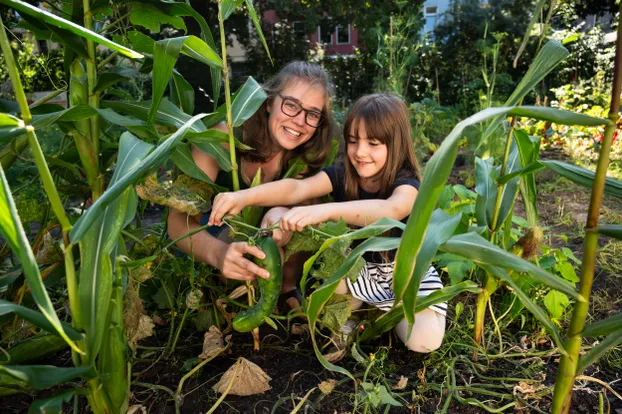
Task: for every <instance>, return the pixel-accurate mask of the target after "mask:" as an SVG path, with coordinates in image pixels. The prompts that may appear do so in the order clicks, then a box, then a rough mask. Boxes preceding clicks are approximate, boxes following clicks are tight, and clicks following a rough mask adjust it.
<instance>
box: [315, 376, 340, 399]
mask: <svg viewBox="0 0 622 414" xmlns="http://www.w3.org/2000/svg"><path fill="white" fill-rule="evenodd" d="M336 385H337V380H334V379H329V380H328V381H322V382H320V384H319V385H318V386H317V387H318V388H319V389H320V391H322V394H324V395H328V394H330V393H331V392H333V390H334V389H335V386H336Z"/></svg>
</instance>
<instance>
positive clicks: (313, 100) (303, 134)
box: [268, 81, 326, 151]
mask: <svg viewBox="0 0 622 414" xmlns="http://www.w3.org/2000/svg"><path fill="white" fill-rule="evenodd" d="M283 101H285V105H283ZM325 102H326V97H325V93H324V89H323V88H322V87H321V86H314V85H310V84H308V83H306V82H304V81H294V82H290V83H289V85H287V87H285V88H284V89H283V90H282V91H281V93H280V94H279V95H277V96H276V97H275V98H274V100H273V102H272V104H271V105H269V106H268V112H269V113H270V117H269V120H268V126H269V130H270V136H271V137H272V141H273V143H274V146H275V148H274V150H275V151H281V150H293V149H294V148H296V147H298V146H300V145H302V144H304V143H305V142H307V141H308V140H309V139H311V137H312V136H313V134H314V133H315V130H316V129H317V128H315V127H312V126H310V125H309V124H308V123H310V124H312V125H313V124H314V121H317V118H318V114H322V110H323V109H324V104H325ZM300 109H302V110H300ZM283 110H285V111H287V112H288V113H289V114H292V113H295V112H296V111H298V110H300V112H299V113H298V115H295V116H289V115H287V114H286V113H284V112H283ZM307 122H308V123H307Z"/></svg>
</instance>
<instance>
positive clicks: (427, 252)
mask: <svg viewBox="0 0 622 414" xmlns="http://www.w3.org/2000/svg"><path fill="white" fill-rule="evenodd" d="M461 219H462V214H454V215H453V216H450V215H448V214H447V213H445V212H444V211H443V210H441V209H436V210H435V211H434V213H432V217H431V219H430V227H429V228H428V231H427V233H426V234H425V239H424V240H423V246H422V247H421V250H419V254H418V255H417V261H416V264H415V270H414V274H413V276H412V278H411V280H410V283H409V284H408V287H407V288H406V294H405V295H404V297H403V299H402V300H403V303H404V316H405V317H406V320H407V321H408V325H409V333H408V336H410V331H412V326H413V324H414V323H415V311H416V304H417V303H418V302H419V298H418V297H417V293H419V287H420V285H421V281H422V280H423V278H424V276H425V274H426V273H427V271H428V269H429V268H430V265H431V264H432V260H433V259H434V256H435V255H436V252H437V250H438V248H439V246H440V245H441V244H444V243H445V242H446V241H447V240H448V239H449V238H450V237H451V236H452V235H453V234H454V232H455V231H456V228H457V227H458V224H460V220H461ZM408 247H409V246H408V245H407V244H405V243H404V244H400V249H408ZM393 306H395V305H393Z"/></svg>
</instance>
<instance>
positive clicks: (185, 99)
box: [169, 70, 194, 114]
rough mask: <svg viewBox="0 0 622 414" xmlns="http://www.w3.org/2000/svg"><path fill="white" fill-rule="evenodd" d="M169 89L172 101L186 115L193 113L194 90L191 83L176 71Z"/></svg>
mask: <svg viewBox="0 0 622 414" xmlns="http://www.w3.org/2000/svg"><path fill="white" fill-rule="evenodd" d="M169 88H170V90H171V101H172V102H173V103H174V104H175V105H177V106H178V107H179V108H181V110H182V111H184V112H185V113H187V114H191V113H193V112H194V88H192V86H191V85H190V83H188V81H187V80H186V79H184V77H183V76H182V75H181V73H179V72H177V71H176V70H173V76H172V77H171V80H170V82H169Z"/></svg>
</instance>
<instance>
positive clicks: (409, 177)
mask: <svg viewBox="0 0 622 414" xmlns="http://www.w3.org/2000/svg"><path fill="white" fill-rule="evenodd" d="M420 184H421V183H420V182H419V180H418V179H417V174H416V173H415V172H414V171H413V170H411V169H410V168H402V169H401V170H399V171H398V172H397V174H396V175H395V181H394V183H393V186H392V187H393V189H395V188H396V187H399V186H400V185H412V186H413V187H415V188H416V189H417V190H418V189H419V185H420Z"/></svg>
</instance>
